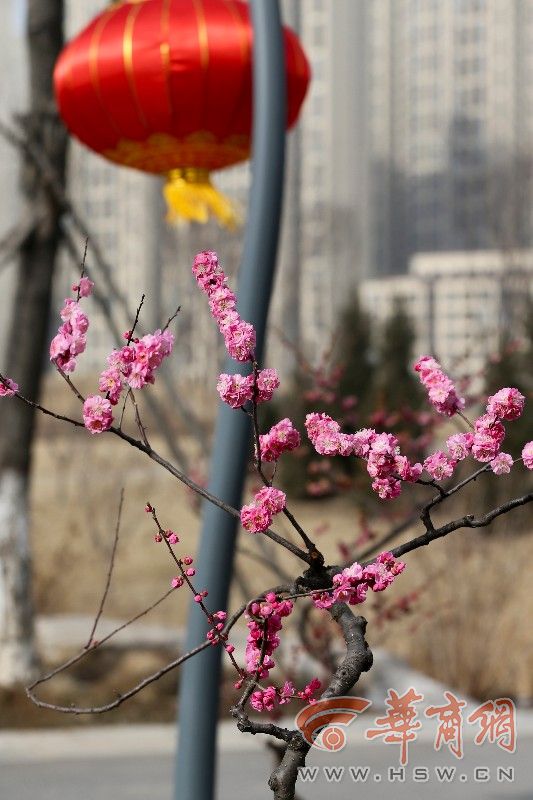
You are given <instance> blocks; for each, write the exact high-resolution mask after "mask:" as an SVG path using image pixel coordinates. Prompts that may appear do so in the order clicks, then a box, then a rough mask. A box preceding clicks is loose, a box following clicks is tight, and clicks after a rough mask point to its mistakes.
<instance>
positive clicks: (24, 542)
mask: <svg viewBox="0 0 533 800" xmlns="http://www.w3.org/2000/svg"><path fill="white" fill-rule="evenodd" d="M27 40H28V53H29V83H30V86H29V89H30V110H29V112H28V113H27V114H26V115H25V117H24V118H23V119H22V120H21V124H22V125H23V127H24V128H25V130H26V133H27V136H28V139H29V141H31V142H32V144H33V146H34V147H35V148H36V149H38V150H40V151H42V152H43V153H44V154H45V155H46V157H47V159H48V161H49V162H50V163H51V164H52V165H53V167H54V170H55V173H56V175H57V176H58V178H59V179H60V180H61V181H63V180H64V170H65V152H66V141H67V139H66V133H65V130H64V128H63V126H62V124H61V122H60V121H59V117H58V115H57V112H56V108H55V104H54V96H53V88H52V73H53V68H54V64H55V61H56V58H57V56H58V53H59V52H60V50H61V47H62V45H63V1H62V0H29V3H28V12H27ZM22 187H23V193H24V196H25V200H26V204H27V214H26V225H25V227H24V230H23V231H22V232H21V233H22V235H21V237H20V241H19V242H18V244H19V252H20V257H19V262H18V274H17V284H16V293H15V300H14V303H13V310H14V313H13V314H12V319H11V324H10V332H9V341H8V346H7V357H6V369H7V371H8V372H9V373H10V374H13V375H15V376H16V378H17V380H18V381H20V383H21V384H22V385H24V387H25V391H26V392H27V394H28V397H30V398H31V399H32V400H36V399H37V398H38V397H39V392H40V388H41V380H42V374H43V367H44V364H45V361H44V347H45V342H46V334H47V328H48V320H49V314H50V301H51V292H52V280H53V275H54V265H55V262H56V254H57V248H58V244H59V239H60V230H59V219H60V208H59V206H58V204H57V202H56V200H55V199H54V197H53V195H52V194H51V192H50V190H49V188H48V187H47V186H46V184H45V182H44V181H43V179H42V176H41V174H40V173H39V171H38V170H37V169H36V168H35V166H34V164H33V163H32V162H31V160H29V159H27V158H23V160H22ZM34 423H35V409H34V408H33V407H32V406H30V405H24V404H20V405H18V404H17V405H15V404H9V406H6V408H5V409H2V415H1V416H0V559H1V562H0V563H1V568H0V684H1V685H4V686H9V685H12V684H14V683H16V682H19V681H24V680H26V679H27V678H28V676H29V675H30V674H31V673H32V671H33V670H34V669H35V666H36V651H35V645H34V630H33V614H32V602H31V584H30V570H31V567H30V561H31V559H30V549H29V543H28V487H29V476H30V468H31V445H32V439H33V432H34Z"/></svg>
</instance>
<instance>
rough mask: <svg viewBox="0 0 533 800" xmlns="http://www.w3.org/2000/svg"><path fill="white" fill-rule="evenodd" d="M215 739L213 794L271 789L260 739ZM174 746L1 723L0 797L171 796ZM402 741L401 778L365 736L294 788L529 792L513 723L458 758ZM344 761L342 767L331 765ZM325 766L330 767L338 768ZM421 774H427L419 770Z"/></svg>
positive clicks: (529, 737)
mask: <svg viewBox="0 0 533 800" xmlns="http://www.w3.org/2000/svg"><path fill="white" fill-rule="evenodd" d="M17 737H18V738H17ZM221 739H222V742H221V744H222V756H221V760H220V780H219V796H218V800H256V799H257V800H259V798H269V796H270V795H269V791H268V789H267V788H266V778H267V776H268V773H269V772H270V769H271V763H270V757H269V756H268V755H267V754H266V753H265V751H264V750H263V749H262V745H260V744H259V743H257V742H256V740H254V739H252V737H249V738H247V739H246V744H245V745H244V746H242V747H241V749H237V748H238V747H239V743H238V742H239V737H235V735H234V732H232V730H231V729H230V728H228V729H227V730H226V729H225V730H224V731H223V734H222V737H221ZM173 746H174V742H173V732H172V728H171V727H168V726H146V727H144V728H142V727H141V726H134V727H132V728H127V729H126V728H124V729H122V730H116V729H115V730H113V729H110V728H92V729H90V730H87V731H84V730H83V731H75V732H65V733H58V732H48V733H44V732H39V733H37V732H35V733H31V734H7V735H6V734H5V733H0V799H1V800H170V798H171V796H172V751H173ZM80 747H81V749H80ZM410 748H411V749H410V760H409V766H408V768H407V769H406V773H405V780H404V781H403V782H402V781H400V779H399V777H398V775H397V774H396V777H395V779H394V781H392V780H391V779H390V777H389V775H388V770H389V768H390V767H391V766H392V767H394V769H395V770H397V769H398V762H397V756H398V753H397V746H396V745H385V744H383V743H382V742H371V743H367V744H362V745H358V746H356V747H354V746H349V747H347V748H346V749H345V750H343V751H342V752H341V753H339V754H337V755H335V756H333V755H330V754H324V755H323V754H321V753H316V755H314V756H313V758H312V759H310V760H309V764H310V766H311V767H313V768H317V771H316V777H315V779H314V781H312V780H308V781H307V782H305V784H304V783H301V784H300V791H301V795H302V797H304V798H305V800H324V798H326V797H331V798H332V799H333V798H335V800H353V798H356V797H361V796H363V797H364V798H365V800H378V798H379V800H382V798H390V800H413V798H423V800H427V798H431V800H441V798H442V799H444V798H445V800H456V799H457V800H458V799H459V798H461V800H533V788H532V786H533V780H532V779H533V734H532V732H531V731H530V730H527V731H526V732H525V735H522V736H520V726H519V740H518V747H517V752H516V753H515V754H513V755H509V754H506V753H504V752H503V751H502V750H501V749H500V748H498V747H497V746H496V745H494V744H492V745H487V744H485V745H483V746H482V747H479V746H476V745H474V744H473V742H472V741H471V740H467V741H465V757H464V759H463V760H462V761H460V762H459V761H456V760H454V759H453V757H447V756H446V755H445V754H444V752H442V751H441V752H437V753H436V752H435V751H434V750H433V746H432V742H431V741H430V739H429V738H428V737H425V739H423V740H422V741H417V742H415V743H414V744H412V745H411V746H410ZM142 753H144V755H142ZM420 765H423V766H424V768H425V769H427V770H428V772H427V777H428V778H429V780H426V781H416V780H415V779H414V772H413V770H414V768H415V767H417V766H420ZM343 766H344V772H343V773H341V772H340V771H339V768H341V767H343ZM446 766H449V767H455V768H456V773H455V775H454V776H453V779H452V781H451V782H450V781H449V780H448V781H445V782H443V781H439V779H438V777H437V774H436V768H439V769H440V770H441V771H440V775H441V778H442V775H443V768H444V767H446ZM326 767H327V768H328V769H329V772H327V771H326V769H325V768H326ZM332 767H335V768H336V769H337V772H336V775H335V774H334V773H332ZM350 767H352V772H350ZM355 767H359V768H360V770H361V769H363V773H361V771H360V772H359V775H360V779H359V781H358V782H356V781H355V780H354V777H355V773H354V772H353V769H354V768H355ZM366 767H368V768H369V772H368V776H367V779H366V781H365V782H363V781H362V780H361V776H362V775H363V774H364V768H366ZM480 768H485V769H484V771H482V772H479V773H478V776H477V777H478V778H486V777H487V776H488V777H489V780H488V781H487V780H483V781H480V780H478V781H476V779H475V778H476V772H475V771H476V769H477V770H478V771H479V770H480ZM498 768H504V769H505V770H506V771H505V773H501V774H500V775H498ZM509 768H513V769H514V775H513V780H509V777H510V773H509ZM487 770H488V771H487ZM309 775H310V776H312V775H313V772H310V773H309ZM328 776H329V779H328ZM461 776H464V777H461ZM419 777H422V778H424V777H426V775H424V774H422V773H419ZM449 777H450V773H448V778H449ZM498 778H499V780H498Z"/></svg>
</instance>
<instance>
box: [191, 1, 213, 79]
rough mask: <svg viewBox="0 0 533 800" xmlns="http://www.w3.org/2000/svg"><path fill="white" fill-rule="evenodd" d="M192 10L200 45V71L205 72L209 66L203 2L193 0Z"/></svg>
mask: <svg viewBox="0 0 533 800" xmlns="http://www.w3.org/2000/svg"><path fill="white" fill-rule="evenodd" d="M193 2H194V9H195V11H196V16H197V18H198V44H199V45H200V64H201V65H202V69H203V70H204V72H205V71H207V68H208V66H209V41H208V39H207V22H206V20H205V10H204V4H203V0H193Z"/></svg>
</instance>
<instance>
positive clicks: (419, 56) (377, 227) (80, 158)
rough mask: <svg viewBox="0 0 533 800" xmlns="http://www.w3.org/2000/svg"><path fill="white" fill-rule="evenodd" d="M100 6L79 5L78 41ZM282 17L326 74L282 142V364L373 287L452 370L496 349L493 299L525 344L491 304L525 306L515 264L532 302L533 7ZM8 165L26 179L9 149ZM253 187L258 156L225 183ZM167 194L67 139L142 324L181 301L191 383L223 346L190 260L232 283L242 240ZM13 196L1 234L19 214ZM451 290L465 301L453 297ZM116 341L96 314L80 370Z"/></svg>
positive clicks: (379, 308) (277, 348)
mask: <svg viewBox="0 0 533 800" xmlns="http://www.w3.org/2000/svg"><path fill="white" fill-rule="evenodd" d="M10 2H11V7H12V9H13V19H12V23H13V24H12V26H11V27H9V26H7V25H6V26H3V28H2V31H0V37H2V45H3V46H2V51H1V55H0V59H2V60H3V62H4V67H5V68H6V65H7V64H9V69H10V71H12V72H13V85H12V89H11V93H12V97H13V98H15V100H13V101H12V102H13V103H14V104H15V105H14V106H13V107H15V106H16V104H17V103H19V101H20V98H21V97H22V93H21V88H22V87H23V85H24V75H23V54H22V44H21V43H22V38H21V37H22V26H21V24H20V21H21V19H22V16H21V13H20V9H21V8H22V3H21V2H18V0H10ZM104 6H105V2H104V0H66V7H67V36H72V35H74V33H76V32H77V31H79V30H80V29H81V28H82V27H83V25H84V24H86V23H87V22H88V21H89V19H90V18H91V17H92V16H93V15H94V14H96V13H98V12H99V11H100V10H101V9H102V8H103V7H104ZM282 7H283V12H284V19H285V22H286V23H287V24H289V25H290V26H292V27H293V28H294V29H295V30H297V32H298V34H299V36H300V38H301V40H302V42H303V46H304V48H305V50H306V52H307V55H308V58H309V60H310V62H311V68H312V73H313V77H312V83H311V88H310V92H309V95H308V97H307V99H306V101H305V105H304V108H303V113H302V115H301V121H300V123H299V125H298V127H297V129H296V130H295V131H293V132H291V134H290V135H289V138H288V148H287V172H286V193H285V207H284V216H283V228H282V242H281V248H280V254H279V263H278V274H277V280H276V288H275V293H274V300H273V308H272V314H271V325H270V336H269V353H268V358H269V361H270V363H276V365H277V366H279V367H280V368H281V371H282V372H283V373H284V374H285V375H288V374H289V373H290V371H291V370H292V368H293V365H294V354H293V351H294V349H297V350H301V351H303V352H304V353H305V354H306V355H307V356H310V357H313V356H315V355H317V354H318V353H320V351H321V350H323V349H324V348H325V347H327V346H328V344H329V342H330V340H331V337H332V335H333V332H334V330H335V326H336V322H337V320H338V317H339V312H340V310H341V309H342V308H343V306H344V305H345V304H346V302H347V300H348V299H349V297H350V294H351V293H352V292H354V291H355V290H356V289H357V288H358V287H359V286H360V285H361V287H362V299H363V302H364V304H365V305H366V306H367V308H369V309H370V310H371V312H372V315H373V316H374V317H375V318H376V319H382V318H383V317H384V315H385V313H386V309H389V308H390V307H391V303H392V298H393V297H394V296H396V294H398V295H401V296H402V297H405V298H406V300H407V301H408V303H407V305H408V307H409V309H410V310H411V311H412V314H413V317H414V319H415V322H416V327H417V335H418V340H417V345H418V346H419V348H420V349H423V350H426V349H428V348H429V349H433V350H434V351H435V352H436V354H437V355H438V356H439V357H441V358H442V359H443V360H444V361H445V363H446V362H447V361H448V360H449V359H457V358H461V357H464V356H466V355H467V354H471V353H472V352H473V350H474V349H475V347H474V344H473V343H474V342H476V341H479V340H480V339H483V342H482V344H483V348H484V349H483V348H481V349H483V352H485V350H486V349H487V348H489V349H490V348H491V347H492V346H493V344H496V343H497V341H496V340H497V335H496V334H495V335H494V336H496V338H494V336H493V337H492V338H491V337H490V336H489V337H487V336H485V333H486V331H487V325H488V324H489V317H490V315H488V309H489V307H490V308H491V309H492V311H491V314H494V315H495V316H493V317H492V320H493V325H494V326H495V325H497V323H498V320H506V324H508V325H511V326H514V325H516V326H518V327H517V332H516V335H519V332H518V329H519V327H520V324H521V322H520V319H519V317H520V314H521V313H522V311H521V310H520V309H521V308H522V305H520V304H519V306H520V307H519V308H518V310H517V311H516V313H515V314H513V315H511V316H509V315H508V314H507V311H506V310H505V309H504V308H503V306H502V305H501V302H500V300H498V299H497V298H498V297H499V298H502V297H504V296H505V297H508V296H513V297H514V295H513V291H514V290H512V291H511V294H510V295H509V293H508V291H507V288H506V287H507V283H508V281H507V277H508V275H509V274H511V273H509V270H508V265H509V264H510V263H513V265H514V266H513V272H512V275H513V276H515V277H513V278H512V280H511V283H512V284H513V286H514V285H515V284H517V281H518V283H520V282H521V283H520V285H521V286H522V288H523V289H524V291H526V293H527V292H529V291H531V279H530V278H529V277H527V276H528V275H530V270H531V257H530V255H524V252H525V251H527V250H530V249H531V248H532V247H533V224H532V218H533V211H532V206H533V204H532V200H533V0H506V2H502V0H335V1H334V2H332V0H283V2H282ZM16 21H18V22H17V25H15V22H16ZM4 40H5V41H4ZM15 51H16V58H15V55H14V54H15ZM17 59H18V60H17ZM12 64H13V65H18V66H16V68H15V67H13V68H12V67H11V65H12ZM17 87H18V88H17ZM0 171H1V175H2V180H3V181H4V180H6V179H7V180H8V181H10V182H11V183H10V185H13V183H14V180H15V177H14V173H13V158H12V153H11V152H10V151H9V150H6V146H5V145H4V144H3V143H2V146H1V149H0ZM250 176H251V173H250V167H249V165H244V166H241V167H237V168H234V169H231V170H227V171H226V172H222V173H219V174H217V175H215V176H214V177H215V181H216V183H217V185H219V186H220V188H221V189H222V190H224V191H226V192H227V193H228V194H230V195H231V196H232V197H234V198H235V199H236V200H237V201H238V202H240V204H241V207H242V209H243V215H244V216H245V214H246V201H247V193H248V189H249V185H250ZM4 185H5V184H4ZM160 189H161V182H160V181H159V180H158V179H156V178H153V177H150V176H145V175H142V174H140V173H135V172H133V171H130V170H126V169H123V168H120V167H117V166H114V165H110V164H108V163H107V162H105V161H103V160H102V159H100V158H99V157H98V156H96V155H94V154H93V153H90V152H89V151H87V150H86V149H84V148H83V147H81V146H80V145H78V144H77V143H75V142H73V143H72V145H71V152H70V160H69V191H70V194H71V196H72V199H73V201H74V202H75V204H76V207H77V208H78V209H79V211H80V213H81V214H82V216H83V217H85V218H86V219H87V221H88V223H89V225H90V227H91V230H92V232H93V235H94V236H95V238H96V239H97V240H98V243H99V245H100V246H101V248H102V250H103V252H104V253H105V256H106V259H107V261H108V262H109V263H110V264H111V265H112V267H113V271H114V276H115V279H116V281H117V283H118V284H119V285H120V287H121V289H122V290H123V291H124V292H125V293H126V295H127V297H128V302H129V304H130V306H131V308H132V309H134V308H135V306H136V305H137V303H138V300H139V298H140V296H141V294H142V292H145V293H146V295H147V300H146V304H145V315H146V316H145V321H146V324H147V325H148V326H152V327H156V326H157V325H158V324H160V323H161V322H162V321H163V322H164V320H166V318H167V317H168V315H169V314H170V313H172V311H173V310H174V308H175V307H176V306H177V305H178V304H180V305H181V309H182V310H181V312H180V317H179V322H178V333H179V338H180V346H179V348H177V352H176V359H175V361H174V363H175V365H176V369H177V370H179V374H180V376H182V377H183V378H185V379H188V380H191V381H193V382H197V383H206V382H210V381H211V380H212V375H213V373H214V372H215V370H216V368H217V366H218V363H219V360H220V357H221V349H220V341H219V337H218V336H217V332H216V329H215V326H214V325H213V324H212V323H211V321H210V319H209V314H208V310H207V308H206V304H205V302H204V298H203V297H202V296H201V295H200V294H199V293H198V292H197V291H195V290H194V286H193V281H192V278H191V275H190V269H189V265H190V263H191V260H192V257H193V256H194V253H195V252H196V251H198V250H200V249H205V248H209V249H215V250H217V251H218V252H219V255H220V258H221V260H222V262H223V263H224V265H225V267H226V269H227V270H228V272H229V273H234V272H235V270H236V268H237V266H238V263H239V260H240V255H241V250H242V233H237V234H235V233H229V232H227V231H223V230H220V229H219V228H218V227H217V226H216V224H215V223H213V222H210V223H209V224H208V225H207V226H201V225H197V224H185V223H184V224H183V225H181V226H179V227H177V228H170V227H169V226H168V225H167V224H166V223H165V221H164V214H165V211H164V204H163V201H162V199H161V192H160ZM13 194H14V193H13ZM6 197H8V195H7V194H4V196H3V199H2V200H1V201H0V202H1V203H2V204H3V205H2V206H1V207H0V215H1V220H0V224H1V226H2V228H1V230H4V229H5V228H6V227H7V224H6V220H7V219H11V217H12V216H13V214H14V213H15V210H16V205H13V203H12V202H8V204H7V206H6ZM10 199H11V198H10ZM4 206H5V207H4ZM8 206H9V207H8ZM17 213H18V212H17ZM10 214H11V217H10ZM82 245H83V243H80V250H81V248H82ZM517 252H519V253H521V254H522V255H520V257H519V258H516V257H514V255H513V254H516V253H517ZM63 262H64V264H63V269H62V271H61V273H60V276H59V278H58V287H57V291H58V296H59V298H58V299H59V301H60V299H61V297H62V296H63V293H64V292H65V291H66V290H67V288H68V285H69V284H70V283H71V282H72V275H73V274H74V273H73V272H72V264H71V258H70V257H69V256H68V255H67V254H64V258H63ZM528 265H529V266H528ZM89 266H90V264H89ZM522 273H523V275H522ZM472 275H475V276H476V277H475V282H476V287H477V289H479V292H477V293H476V292H473V291H471V289H472V284H471V276H472ZM517 275H519V276H520V275H522V277H516V276H517ZM481 276H483V286H485V287H487V288H486V291H485V289H483V291H481V289H480V286H481V283H480V281H481ZM452 289H453V292H454V293H455V295H459V294H461V296H463V299H464V302H456V301H454V302H453V303H451V304H450V302H451V301H450V302H449V301H448V300H446V301H445V300H444V299H443V298H444V297H450V296H451V294H450V293H451V292H452ZM2 294H4V292H2ZM6 295H7V293H6ZM6 295H5V296H6ZM455 295H454V296H455ZM489 296H490V297H491V298H493V299H492V300H490V302H489V300H488V299H487V298H489ZM467 297H468V301H467V300H466V299H465V298H467ZM506 302H507V301H506ZM491 303H493V305H490V304H491ZM447 304H448V305H447ZM498 304H499V305H498ZM452 306H453V314H452ZM445 308H449V313H448V311H444V310H442V309H445ZM3 316H4V315H3V314H0V319H1V318H2V317H3ZM123 325H124V329H126V328H127V327H128V325H129V320H127V319H126V318H124V320H123ZM447 326H448V327H447ZM449 326H451V328H450V327H449ZM452 340H453V343H452ZM110 342H111V340H110V337H109V334H108V332H107V329H106V324H105V320H104V319H103V317H102V316H101V315H100V314H99V312H98V311H97V310H96V309H95V310H94V311H93V312H92V337H91V344H90V347H89V348H88V350H87V353H86V356H85V357H84V359H82V360H81V361H80V368H81V365H82V364H83V365H84V367H85V368H86V369H87V370H93V369H100V368H101V367H102V365H103V362H104V359H105V355H106V353H107V352H108V350H109V347H110ZM461 342H462V344H461ZM289 343H290V345H292V347H291V346H288V345H289ZM480 347H481V345H480ZM480 347H478V348H477V349H478V350H479V349H480ZM476 352H477V351H476ZM479 357H481V355H480V356H479ZM469 363H471V365H473V364H474V362H473V361H472V362H469ZM477 363H478V362H476V364H477Z"/></svg>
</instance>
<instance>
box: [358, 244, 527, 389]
mask: <svg viewBox="0 0 533 800" xmlns="http://www.w3.org/2000/svg"><path fill="white" fill-rule="evenodd" d="M398 300H400V301H401V302H402V303H403V305H404V308H405V310H406V311H407V313H408V314H409V316H410V317H411V319H412V321H413V324H414V327H415V332H416V342H415V355H421V354H423V353H431V354H433V355H436V356H437V357H438V358H439V359H440V360H441V361H442V363H443V365H444V366H445V367H446V368H447V369H452V368H454V369H455V370H456V371H458V372H460V373H461V374H469V375H475V374H477V373H478V372H479V371H480V370H482V369H483V367H484V366H485V364H486V361H487V357H488V356H490V355H493V354H495V353H497V352H498V351H499V349H500V347H501V345H502V344H503V343H504V341H505V338H504V337H508V338H509V339H513V340H520V338H521V336H522V334H523V326H524V322H525V319H526V314H527V313H528V312H530V309H531V306H530V303H531V301H532V300H533V250H522V251H514V252H512V253H511V252H510V253H507V254H506V253H502V252H501V251H494V250H493V251H477V252H468V251H462V252H448V253H444V252H443V253H420V254H417V255H416V256H413V258H412V259H411V261H410V264H409V272H408V274H407V275H392V276H389V277H384V278H374V279H369V280H366V281H363V283H362V284H361V302H362V305H363V307H364V308H365V309H366V310H367V311H368V312H369V314H370V315H371V317H372V320H374V321H375V322H377V323H383V322H384V321H385V320H386V319H387V317H389V316H390V314H391V312H392V310H393V308H394V303H395V302H396V301H398Z"/></svg>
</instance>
